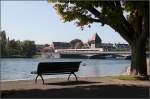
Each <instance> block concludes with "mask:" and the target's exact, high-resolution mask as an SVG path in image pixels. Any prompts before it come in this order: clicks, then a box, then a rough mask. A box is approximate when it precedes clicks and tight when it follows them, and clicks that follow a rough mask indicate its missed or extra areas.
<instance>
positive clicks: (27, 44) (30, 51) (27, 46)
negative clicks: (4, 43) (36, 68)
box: [22, 40, 36, 57]
mask: <svg viewBox="0 0 150 99" xmlns="http://www.w3.org/2000/svg"><path fill="white" fill-rule="evenodd" d="M22 49H23V54H24V56H26V57H32V56H33V55H35V53H36V45H35V42H34V41H29V40H25V41H24V42H23V43H22Z"/></svg>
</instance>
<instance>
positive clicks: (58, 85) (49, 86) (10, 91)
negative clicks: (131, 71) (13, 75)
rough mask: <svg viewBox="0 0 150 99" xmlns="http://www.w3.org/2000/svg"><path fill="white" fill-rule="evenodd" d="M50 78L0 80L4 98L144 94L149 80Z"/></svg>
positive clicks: (141, 96) (105, 96) (142, 95)
mask: <svg viewBox="0 0 150 99" xmlns="http://www.w3.org/2000/svg"><path fill="white" fill-rule="evenodd" d="M78 79H79V81H75V79H74V78H71V81H67V78H51V79H47V80H45V83H46V84H44V85H43V84H42V81H41V80H38V83H37V84H35V83H34V81H33V80H20V81H7V82H1V91H2V97H4V98H67V97H69V98H72V97H75V98H148V97H149V87H150V85H149V81H141V80H130V81H129V80H119V79H118V78H116V77H79V78H78Z"/></svg>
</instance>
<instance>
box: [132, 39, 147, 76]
mask: <svg viewBox="0 0 150 99" xmlns="http://www.w3.org/2000/svg"><path fill="white" fill-rule="evenodd" d="M134 42H135V43H133V44H132V45H131V47H132V57H131V58H132V59H131V68H130V74H131V75H142V76H147V62H146V41H145V40H144V41H134Z"/></svg>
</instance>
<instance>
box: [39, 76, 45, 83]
mask: <svg viewBox="0 0 150 99" xmlns="http://www.w3.org/2000/svg"><path fill="white" fill-rule="evenodd" d="M40 77H41V79H42V81H43V84H44V79H43V77H42V75H40Z"/></svg>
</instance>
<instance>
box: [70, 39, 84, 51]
mask: <svg viewBox="0 0 150 99" xmlns="http://www.w3.org/2000/svg"><path fill="white" fill-rule="evenodd" d="M78 43H82V41H81V40H80V39H74V40H72V41H70V45H71V48H73V49H75V47H76V44H78Z"/></svg>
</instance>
